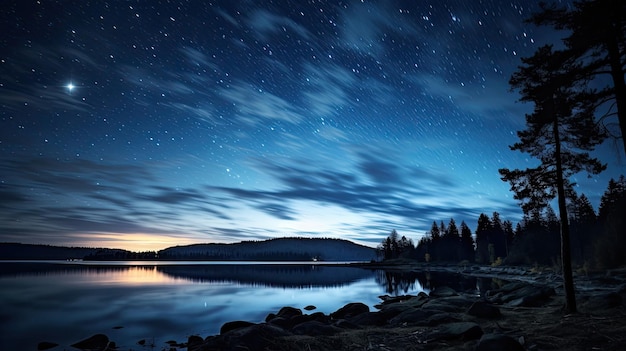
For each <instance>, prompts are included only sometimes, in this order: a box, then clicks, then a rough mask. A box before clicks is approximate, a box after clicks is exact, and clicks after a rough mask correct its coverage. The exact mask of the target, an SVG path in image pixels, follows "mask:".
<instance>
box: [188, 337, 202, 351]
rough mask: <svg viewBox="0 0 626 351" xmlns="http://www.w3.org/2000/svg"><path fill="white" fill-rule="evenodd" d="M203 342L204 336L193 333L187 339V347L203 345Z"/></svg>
mask: <svg viewBox="0 0 626 351" xmlns="http://www.w3.org/2000/svg"><path fill="white" fill-rule="evenodd" d="M203 342H204V339H202V337H200V336H198V335H191V336H189V338H188V339H187V348H188V349H191V348H193V347H196V346H200V345H202V343H203Z"/></svg>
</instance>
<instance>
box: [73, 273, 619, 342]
mask: <svg viewBox="0 0 626 351" xmlns="http://www.w3.org/2000/svg"><path fill="white" fill-rule="evenodd" d="M405 269H406V267H405ZM475 271H477V272H471V271H470V272H467V274H491V275H492V276H503V275H506V276H509V278H514V277H516V279H509V281H511V282H510V283H507V284H504V285H502V286H501V287H499V288H497V289H493V290H490V291H487V292H486V293H484V294H483V295H482V296H476V295H475V294H470V293H465V292H462V291H455V290H453V289H451V288H449V287H446V286H440V287H438V288H436V289H435V290H433V291H431V293H430V294H428V295H427V294H425V293H420V294H418V295H407V296H394V297H392V296H381V297H380V298H381V302H380V304H379V305H377V306H376V309H375V310H374V311H372V310H370V308H369V307H368V306H367V305H365V304H362V303H359V302H354V303H350V304H347V305H345V306H344V307H342V308H340V309H339V310H337V311H335V312H333V313H330V314H324V313H321V312H315V306H306V307H305V308H303V309H300V308H296V307H290V306H286V307H283V308H281V309H280V310H279V311H274V312H273V313H269V314H268V315H267V317H266V318H265V321H264V322H262V323H251V322H248V321H232V322H228V323H225V324H224V325H223V326H222V327H221V329H220V333H219V334H218V335H212V336H207V337H201V336H191V337H189V338H188V340H187V341H186V342H182V343H176V342H172V343H170V348H169V351H175V350H179V349H184V348H187V349H188V350H189V351H213V350H276V351H279V350H380V351H389V350H477V351H487V350H623V349H626V308H625V307H624V303H623V301H624V299H625V298H626V270H616V271H612V272H608V273H604V274H597V275H579V276H578V277H577V279H576V285H577V301H578V306H579V312H578V313H576V314H566V313H565V312H564V311H563V310H562V307H563V300H564V299H563V297H562V294H561V293H560V291H559V286H560V282H559V277H558V276H557V275H553V274H551V273H549V272H547V273H545V272H544V273H533V274H532V276H530V274H531V273H528V272H524V271H523V270H521V271H520V270H519V269H517V270H516V271H511V270H509V271H508V272H507V271H506V270H504V269H502V270H501V271H493V270H491V271H490V272H487V271H482V272H481V270H475ZM527 275H528V276H527ZM92 339H94V340H98V342H99V343H100V344H99V345H97V344H93V343H92V344H89V342H88V341H89V339H87V340H84V341H83V342H82V343H83V344H81V345H78V344H76V345H73V346H74V347H76V348H78V349H83V350H102V351H104V350H116V348H115V344H114V343H111V342H110V341H109V340H108V338H106V336H104V335H96V336H94V337H92ZM77 346H83V347H84V348H81V347H77ZM164 350H168V349H164Z"/></svg>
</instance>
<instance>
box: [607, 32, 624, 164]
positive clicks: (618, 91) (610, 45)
mask: <svg viewBox="0 0 626 351" xmlns="http://www.w3.org/2000/svg"><path fill="white" fill-rule="evenodd" d="M616 30H617V29H616ZM614 33H617V32H614ZM608 39H609V40H608V42H607V43H606V45H607V50H608V53H609V64H610V65H611V77H612V78H613V89H614V90H615V104H616V105H617V120H618V122H619V128H620V131H621V133H622V143H623V144H624V152H626V83H625V82H624V70H623V69H622V64H621V59H620V52H619V46H618V43H617V38H616V37H615V36H613V35H609V37H608Z"/></svg>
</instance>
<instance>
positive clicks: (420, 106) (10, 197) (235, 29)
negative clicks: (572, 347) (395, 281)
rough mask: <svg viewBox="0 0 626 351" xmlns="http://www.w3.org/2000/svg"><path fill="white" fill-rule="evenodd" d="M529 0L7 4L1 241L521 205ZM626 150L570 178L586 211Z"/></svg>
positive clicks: (236, 237)
mask: <svg viewBox="0 0 626 351" xmlns="http://www.w3.org/2000/svg"><path fill="white" fill-rule="evenodd" d="M537 3H538V2H536V1H512V2H501V1H489V0H487V1H478V0H476V1H465V0H457V1H441V0H438V1H430V2H429V1H298V0H293V1H227V0H225V1H213V2H205V1H141V2H138V1H109V2H105V1H91V2H87V1H58V2H57V1H43V0H42V1H37V2H35V1H26V0H19V1H16V0H14V1H9V2H7V1H4V2H3V3H2V11H0V12H1V14H0V105H1V110H0V241H10V242H23V243H41V244H54V245H71V246H107V247H117V248H126V249H131V250H149V249H161V248H165V247H167V246H173V245H182V244H189V243H203V242H237V241H241V240H257V239H266V238H272V237H282V236H305V237H336V238H345V239H349V240H352V241H355V242H359V243H364V244H367V245H370V246H375V245H376V244H378V243H379V242H380V241H381V240H382V239H383V238H384V237H386V236H387V235H388V234H389V232H390V231H391V230H392V229H396V230H397V231H398V232H399V233H400V234H401V235H406V236H407V237H409V238H411V239H413V240H414V241H417V240H419V238H420V237H421V236H422V235H423V234H424V233H425V232H426V231H428V230H429V229H430V226H431V224H432V222H433V221H434V220H436V221H438V222H439V221H441V220H443V221H444V222H445V223H448V221H449V220H450V218H454V219H455V221H456V222H457V225H458V224H460V222H461V221H462V220H464V221H466V222H467V224H468V225H469V226H470V228H471V229H472V230H474V229H475V227H476V221H477V218H478V215H479V214H480V213H482V212H484V213H487V214H489V215H491V213H492V212H494V211H498V212H499V213H500V214H501V217H502V218H503V219H508V220H511V221H513V222H514V223H516V222H517V221H519V220H520V219H521V217H522V212H521V210H520V209H519V206H518V204H517V202H516V201H515V200H514V199H513V194H512V193H511V192H510V191H509V185H508V184H507V183H504V182H503V181H501V180H500V176H499V174H498V169H499V168H503V167H506V168H525V167H527V166H534V165H536V163H537V161H536V160H534V159H531V158H530V157H529V156H528V155H526V154H522V153H520V152H517V151H515V152H514V151H510V150H509V148H508V145H511V144H513V143H514V142H516V141H517V140H518V139H517V136H516V131H517V130H520V129H523V128H524V114H525V113H527V112H530V111H532V105H531V104H523V103H519V102H516V101H517V99H518V98H519V96H518V95H517V94H516V93H513V92H510V89H509V86H508V80H509V78H510V76H511V74H512V73H513V72H514V71H515V69H516V67H517V66H518V65H519V64H521V61H520V59H521V57H527V56H530V55H532V54H533V52H534V51H535V50H536V49H537V48H538V47H539V46H540V45H543V44H546V43H557V42H558V40H559V38H561V37H563V36H564V34H563V33H556V32H553V31H551V30H550V29H548V28H536V27H534V26H532V25H530V24H525V23H524V22H523V20H524V19H525V18H527V17H528V16H529V15H530V14H531V13H532V12H533V11H535V10H537V8H538V6H537ZM620 143H621V142H618V143H615V142H614V141H608V142H607V143H605V145H603V146H602V147H601V148H599V149H598V150H597V151H596V153H595V154H596V155H597V156H599V157H601V158H602V160H603V161H604V162H607V163H608V169H607V171H605V172H604V173H602V174H601V175H599V176H594V177H593V178H587V175H586V174H584V173H581V174H579V176H577V177H576V181H577V182H578V184H579V188H578V189H577V191H578V192H579V194H580V193H585V194H586V195H587V196H588V197H589V198H590V200H591V201H592V203H593V205H594V206H595V208H596V210H597V206H598V204H599V200H600V196H601V195H602V193H603V192H604V190H605V189H606V187H607V184H608V180H609V179H610V178H611V177H614V178H616V177H618V176H619V175H620V174H623V173H626V163H625V161H624V160H625V159H624V153H623V151H622V150H621V149H620V145H621V144H620Z"/></svg>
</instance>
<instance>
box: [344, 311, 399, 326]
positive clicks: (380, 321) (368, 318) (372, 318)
mask: <svg viewBox="0 0 626 351" xmlns="http://www.w3.org/2000/svg"><path fill="white" fill-rule="evenodd" d="M388 317H389V316H388V315H385V314H384V313H382V312H366V313H361V314H359V315H358V316H354V317H352V318H350V319H348V321H350V322H351V323H354V324H356V325H361V326H383V325H385V324H387V321H388V320H389V318H388Z"/></svg>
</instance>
